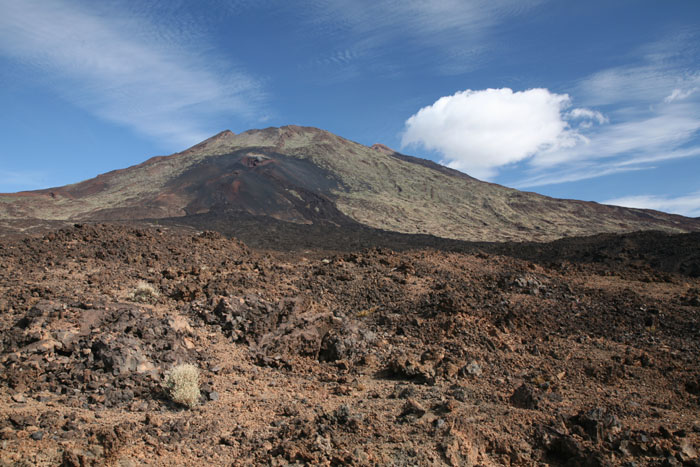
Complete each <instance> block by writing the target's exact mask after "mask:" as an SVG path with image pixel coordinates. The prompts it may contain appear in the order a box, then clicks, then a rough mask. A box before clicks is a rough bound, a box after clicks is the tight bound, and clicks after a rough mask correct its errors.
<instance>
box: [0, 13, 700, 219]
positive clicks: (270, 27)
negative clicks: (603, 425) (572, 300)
mask: <svg viewBox="0 0 700 467" xmlns="http://www.w3.org/2000/svg"><path fill="white" fill-rule="evenodd" d="M0 104H1V105H2V110H3V111H2V112H1V113H0V129H1V132H2V135H1V136H2V137H1V138H0V192H14V191H20V190H28V189H37V188H45V187H49V186H57V185H63V184H67V183H73V182H77V181H80V180H84V179H86V178H90V177H93V176H95V175H97V174H99V173H103V172H106V171H109V170H113V169H116V168H122V167H126V166H129V165H132V164H136V163H139V162H142V161H143V160H145V159H146V158H148V157H151V156H154V155H161V154H170V153H173V152H177V151H180V150H182V149H185V148H186V147H188V146H191V145H193V144H195V143H197V142H199V141H201V140H203V139H205V138H207V137H209V136H211V135H213V134H215V133H218V132H219V131H221V130H224V129H231V130H232V131H234V132H237V133H238V132H241V131H245V130H246V129H250V128H263V127H267V126H280V125H286V124H298V125H309V126H316V127H319V128H323V129H326V130H329V131H332V132H334V133H336V134H338V135H341V136H344V137H346V138H349V139H352V140H355V141H358V142H360V143H363V144H367V145H371V144H373V143H375V142H381V143H384V144H387V145H388V146H391V147H393V148H395V149H398V150H401V151H402V152H404V153H407V154H412V155H417V156H421V157H426V158H430V159H433V160H436V161H438V162H441V163H443V164H446V165H449V166H451V167H454V168H457V169H459V170H463V171H465V172H467V173H469V174H470V175H473V176H476V177H478V178H481V179H485V180H488V181H493V182H496V183H500V184H504V185H507V186H512V187H516V188H519V189H523V190H528V191H536V192H539V193H543V194H546V195H550V196H556V197H561V198H575V199H584V200H593V201H599V202H613V203H615V204H622V205H628V206H636V207H649V208H653V209H659V210H664V211H669V212H677V213H681V214H685V215H690V216H700V2H699V1H697V0H677V1H676V0H674V1H645V0H616V1H614V2H610V1H597V0H592V1H588V2H574V1H554V0H550V1H546V0H474V1H468V0H462V1H459V0H442V1H441V0H433V1H417V0H401V1H399V0H374V1H364V0H352V1H350V0H346V1H340V0H325V1H322V0H309V1H304V2H295V1H281V0H257V1H248V0H238V1H223V0H202V1H196V2H195V1H177V0H171V1H167V2H165V1H163V2H160V1H152V2H143V1H128V0H106V1H101V2H93V1H68V0H51V1H49V0H45V1H37V0H22V1H16V0H0Z"/></svg>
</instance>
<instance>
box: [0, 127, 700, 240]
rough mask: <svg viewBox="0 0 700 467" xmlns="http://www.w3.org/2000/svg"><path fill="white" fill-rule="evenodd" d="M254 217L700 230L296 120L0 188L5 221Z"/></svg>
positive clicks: (502, 235)
mask: <svg viewBox="0 0 700 467" xmlns="http://www.w3.org/2000/svg"><path fill="white" fill-rule="evenodd" d="M251 218H254V219H256V222H258V223H262V224H266V223H273V224H275V225H277V224H279V223H280V222H281V223H283V224H281V225H286V226H287V227H290V226H291V227H295V228H299V226H312V225H313V226H319V225H322V226H333V227H336V228H353V227H354V228H357V227H364V228H371V229H380V230H383V231H390V232H398V233H403V234H430V235H434V236H437V237H442V238H447V239H455V240H465V241H550V240H555V239H558V238H563V237H570V236H585V235H592V234H599V233H623V232H631V231H639V230H660V231H665V232H669V233H682V232H690V231H697V230H700V220H699V219H691V218H686V217H682V216H677V215H671V214H666V213H662V212H657V211H651V210H644V209H631V208H622V207H617V206H607V205H601V204H597V203H593V202H584V201H576V200H562V199H554V198H549V197H546V196H542V195H539V194H536V193H529V192H523V191H518V190H515V189H511V188H507V187H504V186H500V185H497V184H493V183H486V182H482V181H479V180H477V179H475V178H472V177H470V176H468V175H466V174H464V173H461V172H458V171H456V170H452V169H449V168H447V167H444V166H441V165H439V164H436V163H434V162H431V161H428V160H424V159H420V158H416V157H411V156H407V155H403V154H400V153H398V152H396V151H394V150H392V149H390V148H388V147H386V146H384V145H381V144H375V145H374V146H371V147H367V146H364V145H361V144H358V143H355V142H352V141H349V140H347V139H344V138H341V137H339V136H336V135H334V134H332V133H329V132H327V131H323V130H319V129H316V128H309V127H299V126H285V127H281V128H267V129H264V130H249V131H246V132H244V133H241V134H238V135H236V134H234V133H232V132H231V131H228V130H227V131H223V132H221V133H219V134H217V135H215V136H213V137H211V138H209V139H207V140H206V141H203V142H202V143H200V144H197V145H195V146H193V147H191V148H190V149H187V150H185V151H183V152H180V153H176V154H173V155H170V156H158V157H153V158H151V159H149V160H147V161H145V162H143V163H142V164H139V165H136V166H133V167H129V168H126V169H121V170H115V171H112V172H108V173H105V174H102V175H99V176H97V177H95V178H93V179H90V180H86V181H83V182H80V183H77V184H73V185H66V186H63V187H57V188H50V189H44V190H38V191H27V192H21V193H14V194H4V195H0V223H2V224H1V225H2V227H3V229H4V230H5V231H12V230H20V229H26V228H27V227H31V226H36V225H43V224H42V223H44V224H46V223H48V224H49V225H54V224H56V223H58V224H61V223H67V222H71V223H73V222H80V221H143V220H150V221H153V220H163V221H168V222H173V221H174V222H181V223H185V224H188V223H189V224H193V223H194V224H197V226H198V227H207V225H206V223H210V224H212V225H216V226H218V227H219V228H218V230H224V231H226V230H227V229H226V226H227V225H233V224H236V223H237V222H240V221H241V219H251ZM202 224H204V225H202Z"/></svg>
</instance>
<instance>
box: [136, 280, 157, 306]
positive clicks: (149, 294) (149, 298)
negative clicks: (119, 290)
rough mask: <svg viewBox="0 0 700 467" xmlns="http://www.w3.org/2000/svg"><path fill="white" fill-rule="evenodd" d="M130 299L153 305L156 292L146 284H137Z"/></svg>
mask: <svg viewBox="0 0 700 467" xmlns="http://www.w3.org/2000/svg"><path fill="white" fill-rule="evenodd" d="M131 298H132V299H133V300H134V301H135V302H139V303H153V302H155V301H156V300H157V299H158V292H157V291H156V289H154V288H153V286H152V285H151V284H149V283H147V282H143V281H141V282H139V283H138V284H137V285H136V289H135V290H134V291H133V292H132V293H131Z"/></svg>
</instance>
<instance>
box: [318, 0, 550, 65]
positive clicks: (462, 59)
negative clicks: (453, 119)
mask: <svg viewBox="0 0 700 467" xmlns="http://www.w3.org/2000/svg"><path fill="white" fill-rule="evenodd" d="M544 1H545V0H520V1H518V0H490V1H489V0H469V1H464V0H436V1H430V2H426V1H422V0H358V1H352V2H348V1H344V0H330V1H328V0H324V1H320V0H319V1H316V2H312V3H310V4H307V5H306V8H309V9H310V10H311V11H312V12H313V14H312V15H310V16H309V18H307V21H309V22H310V23H311V24H313V25H314V27H315V28H317V29H321V30H323V31H324V32H325V33H326V34H327V37H333V38H335V39H336V40H338V41H339V42H340V43H342V44H343V47H342V48H341V49H340V51H341V52H340V53H339V54H331V55H330V57H331V60H332V57H337V58H339V59H340V60H339V61H338V62H335V63H334V64H336V65H346V64H347V62H346V61H345V59H346V58H348V59H352V60H353V61H356V60H364V61H366V62H372V61H374V62H378V63H381V64H382V65H384V64H385V61H386V59H387V57H388V56H391V55H392V54H395V53H396V48H397V45H396V44H400V48H401V49H405V50H410V51H411V63H412V64H414V65H415V63H421V62H422V63H431V66H432V67H434V68H436V69H437V70H441V71H442V72H443V73H445V74H454V73H462V72H464V71H465V70H469V69H473V68H474V67H475V66H476V65H475V63H478V62H479V61H480V60H482V55H483V54H484V53H485V52H486V51H487V50H488V49H489V47H487V44H488V43H489V41H488V40H487V36H488V35H489V33H490V31H491V30H492V29H493V28H494V27H495V26H497V25H498V24H499V23H501V22H502V21H504V20H506V19H508V18H511V17H513V16H517V15H519V14H522V13H523V12H525V11H528V10H530V9H532V8H533V7H534V6H536V5H539V4H541V3H544ZM492 45H493V44H491V46H492ZM326 60H327V59H324V61H326Z"/></svg>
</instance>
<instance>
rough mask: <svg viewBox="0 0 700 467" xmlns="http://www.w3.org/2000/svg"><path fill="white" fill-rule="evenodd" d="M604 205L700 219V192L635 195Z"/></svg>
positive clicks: (613, 200)
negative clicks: (672, 194)
mask: <svg viewBox="0 0 700 467" xmlns="http://www.w3.org/2000/svg"><path fill="white" fill-rule="evenodd" d="M604 204H612V205H615V206H624V207H628V208H641V209H654V210H657V211H664V212H670V213H673V214H681V215H683V216H688V217H700V191H696V192H695V193H690V194H687V195H684V196H677V197H673V196H660V195H636V196H625V197H622V198H615V199H610V200H608V201H605V202H604Z"/></svg>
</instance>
